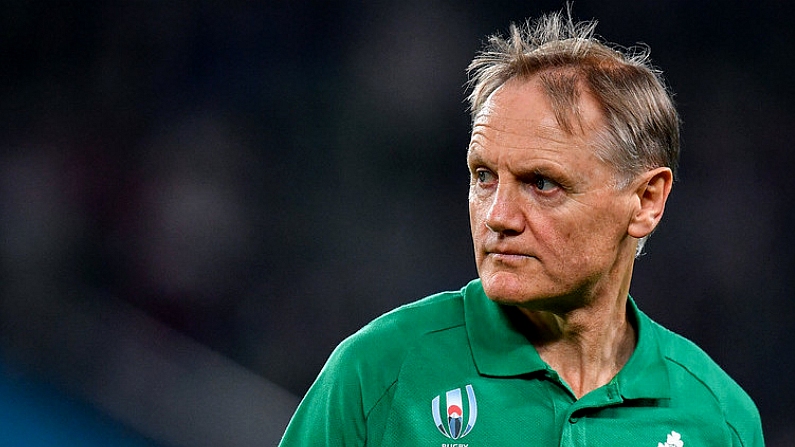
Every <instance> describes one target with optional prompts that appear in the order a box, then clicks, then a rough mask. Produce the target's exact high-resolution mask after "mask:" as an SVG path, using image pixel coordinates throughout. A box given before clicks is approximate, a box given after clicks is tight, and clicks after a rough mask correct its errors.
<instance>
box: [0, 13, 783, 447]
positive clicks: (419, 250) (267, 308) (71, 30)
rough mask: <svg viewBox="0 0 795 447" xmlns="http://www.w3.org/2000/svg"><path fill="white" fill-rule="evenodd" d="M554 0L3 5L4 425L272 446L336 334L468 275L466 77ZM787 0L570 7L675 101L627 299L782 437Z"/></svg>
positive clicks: (36, 434) (770, 432)
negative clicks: (650, 217) (692, 345)
mask: <svg viewBox="0 0 795 447" xmlns="http://www.w3.org/2000/svg"><path fill="white" fill-rule="evenodd" d="M561 6H562V4H561V3H560V2H551V1H540V2H518V1H498V0H489V1H468V2H454V1H443V0H429V1H418V0H394V1H385V2H369V1H355V0H347V1H326V2H321V1H286V0H285V1H270V2H253V1H252V2H232V3H229V2H209V1H196V2H156V1H129V2H111V1H75V2H67V1H27V2H16V1H3V2H2V3H0V33H1V34H0V55H2V58H1V59H0V88H1V89H2V90H0V114H2V115H1V116H0V126H2V127H0V235H1V236H2V239H1V243H0V254H1V255H2V258H1V259H0V274H1V275H2V277H1V278H0V279H1V280H2V282H0V294H1V295H0V297H1V301H0V306H1V307H0V324H1V326H0V337H1V339H0V355H1V357H0V373H2V374H0V377H1V379H0V381H2V383H0V416H2V417H0V420H2V422H0V430H2V432H3V433H4V434H5V435H8V436H9V437H10V438H8V439H12V440H13V439H15V440H16V442H17V445H52V444H58V445H72V444H69V442H74V445H94V444H92V443H96V445H159V446H169V445H185V446H201V445H208V446H209V445H212V446H224V445H230V446H231V445H254V444H255V443H259V444H260V445H270V444H275V443H276V442H277V440H278V438H279V436H280V434H281V431H282V430H283V427H284V424H286V422H287V419H288V418H289V416H290V413H291V412H292V410H293V409H294V406H295V405H296V403H297V401H298V398H299V397H300V396H301V395H302V394H303V393H304V392H305V391H306V389H307V388H308V386H309V385H310V383H311V381H312V380H313V379H314V377H315V375H316V374H317V373H318V371H319V370H320V368H321V366H322V364H323V362H324V361H325V359H326V357H327V356H328V354H329V353H330V351H331V350H332V349H333V348H334V346H336V344H337V343H338V342H339V341H341V339H342V338H344V337H345V336H347V335H348V334H350V333H352V332H353V331H355V330H356V329H358V328H359V327H361V326H362V325H363V324H365V323H366V322H368V321H369V320H371V319H372V318H374V317H376V316H378V315H379V314H381V313H383V312H385V311H387V310H389V309H391V308H393V307H395V306H397V305H400V304H403V303H406V302H409V301H413V300H415V299H417V298H420V297H422V296H425V295H428V294H430V293H434V292H437V291H440V290H449V289H457V288H459V287H461V286H462V285H464V284H465V283H466V282H467V281H468V280H469V279H471V278H473V277H474V276H475V269H474V263H473V260H472V254H471V247H470V240H469V229H468V217H467V205H466V194H467V186H468V177H467V170H466V166H465V162H464V158H465V150H466V145H467V142H468V126H469V117H468V115H467V113H466V104H465V103H464V97H465V95H466V92H465V88H464V83H465V82H466V76H465V73H464V70H465V68H466V66H467V64H468V63H469V61H470V60H471V59H472V57H473V56H474V54H475V52H476V51H477V50H479V49H480V48H481V44H482V42H483V40H484V38H485V36H487V35H489V34H492V33H494V32H503V31H504V30H505V29H506V28H507V26H508V24H509V23H510V22H512V21H514V22H520V21H522V20H523V19H524V18H526V17H529V16H537V15H538V14H539V13H540V12H546V11H552V10H558V9H560V8H561ZM791 9H792V7H790V6H789V5H788V4H787V2H780V1H775V0H763V1H757V2H739V1H737V2H725V1H724V2H719V1H714V2H709V1H684V0H678V1H673V0H672V1H650V0H646V1H631V2H630V1H626V0H625V1H618V0H601V1H598V2H597V1H585V0H583V1H579V2H576V3H575V4H574V13H575V15H576V16H577V17H579V18H581V19H590V18H597V19H598V20H599V22H600V24H599V26H598V27H597V32H598V33H599V34H601V35H603V36H605V38H606V39H608V40H610V41H612V42H616V43H619V44H621V45H625V46H632V45H635V44H637V43H640V42H643V43H645V44H648V45H649V46H650V47H651V49H652V58H653V61H654V62H655V64H656V65H657V66H658V67H660V68H662V69H663V71H664V73H665V76H666V78H667V79H668V82H669V83H670V85H671V86H672V88H673V90H674V91H675V92H676V101H677V103H678V107H679V109H680V112H681V114H682V117H683V121H684V127H683V141H684V142H683V153H682V160H681V175H680V178H679V180H678V182H677V184H676V185H675V187H674V191H673V194H672V196H671V198H670V201H669V205H668V208H667V212H666V215H665V219H664V220H663V224H662V227H661V228H660V229H659V230H658V231H657V232H656V233H655V235H654V236H653V237H652V238H651V240H650V241H649V243H648V245H647V250H646V251H647V253H648V254H647V255H645V256H643V257H642V258H641V259H640V260H639V261H638V262H637V266H636V274H635V281H634V283H633V286H632V294H633V296H634V297H635V298H636V300H637V301H638V302H639V304H640V306H641V308H642V309H644V310H645V311H646V312H647V313H648V314H650V315H651V316H652V317H653V318H655V319H656V320H658V321H659V322H661V323H663V324H664V325H665V326H667V327H669V328H671V329H673V330H675V331H677V332H680V333H682V334H684V335H685V336H687V337H689V338H691V339H693V340H694V341H696V342H697V343H698V344H699V345H701V346H702V347H703V348H704V349H705V350H706V351H707V352H708V353H709V354H711V355H712V356H713V357H714V358H715V359H716V360H717V362H718V363H719V364H721V365H722V366H723V367H724V368H725V369H726V370H727V371H728V372H729V373H730V374H731V375H732V376H733V377H734V378H735V379H736V380H737V381H738V382H739V383H740V384H741V385H742V386H743V387H744V388H745V389H746V390H747V391H748V392H749V393H750V394H751V396H752V397H753V398H754V399H755V400H756V402H757V404H758V406H759V408H760V411H761V413H762V417H763V422H764V426H765V430H766V438H767V441H768V445H769V446H772V447H779V446H790V445H795V442H793V441H792V437H793V436H795V429H792V428H791V427H792V424H791V419H792V416H793V415H794V412H793V410H792V408H791V404H792V401H793V397H794V396H795V389H794V388H795V381H793V380H792V377H793V374H795V360H793V351H792V349H791V345H792V343H793V341H795V335H793V329H795V325H794V324H793V318H794V317H795V306H794V305H793V303H792V299H793V292H795V290H794V289H795V287H794V286H795V284H793V282H794V280H793V278H794V277H795V276H794V275H793V273H795V272H793V261H794V260H795V259H793V252H794V251H795V240H793V236H792V232H791V231H790V230H788V229H787V228H788V227H789V226H790V225H789V224H790V222H792V221H793V219H795V206H793V200H792V191H793V190H794V189H795V180H793V176H792V171H793V165H792V161H791V159H792V157H791V154H790V151H791V147H792V141H793V140H794V139H795V135H794V134H795V131H794V130H793V127H794V126H793V124H795V114H794V113H793V100H795V94H794V92H793V84H792V81H791V77H792V73H793V69H794V68H795V52H793V50H792V42H793V38H795V31H794V30H795V26H793V21H792V19H791V17H792V13H793V11H792V10H791ZM14 436H16V438H15V437H14Z"/></svg>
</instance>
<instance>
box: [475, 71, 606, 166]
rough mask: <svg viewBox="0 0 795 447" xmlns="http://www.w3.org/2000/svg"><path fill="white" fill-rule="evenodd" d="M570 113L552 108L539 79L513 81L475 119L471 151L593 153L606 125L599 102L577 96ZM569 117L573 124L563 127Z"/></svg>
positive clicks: (583, 96) (506, 84)
mask: <svg viewBox="0 0 795 447" xmlns="http://www.w3.org/2000/svg"><path fill="white" fill-rule="evenodd" d="M573 98H574V102H573V103H572V104H571V107H567V108H568V109H570V110H560V105H557V106H556V105H553V101H552V100H551V99H550V95H549V94H548V93H547V91H546V90H545V87H544V86H543V84H542V82H541V81H540V80H539V78H538V77H532V78H530V79H520V78H514V79H511V80H509V81H508V82H506V83H505V84H503V85H502V86H500V87H499V88H498V89H496V90H495V91H494V92H493V93H492V94H491V96H490V97H489V98H488V100H487V101H486V102H485V104H484V105H483V108H482V109H481V110H480V111H479V112H478V114H477V115H476V116H475V120H474V122H473V127H472V143H473V145H472V146H473V147H470V150H473V149H477V148H478V146H483V145H496V146H499V147H508V148H520V147H521V148H528V146H530V147H534V148H537V149H544V148H555V147H559V146H566V147H569V148H575V147H577V148H588V150H589V152H592V151H593V150H594V146H593V143H595V138H596V130H597V129H599V128H600V127H601V126H602V125H603V122H604V119H603V116H602V113H601V111H600V109H599V106H598V104H597V103H596V101H595V100H594V99H593V98H591V97H590V95H589V94H586V93H583V94H580V95H574V96H573ZM565 114H570V115H573V116H571V117H568V118H569V120H570V124H572V125H568V126H564V125H561V115H565Z"/></svg>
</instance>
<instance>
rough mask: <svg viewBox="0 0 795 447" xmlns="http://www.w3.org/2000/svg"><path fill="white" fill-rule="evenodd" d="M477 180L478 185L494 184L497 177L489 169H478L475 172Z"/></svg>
mask: <svg viewBox="0 0 795 447" xmlns="http://www.w3.org/2000/svg"><path fill="white" fill-rule="evenodd" d="M475 180H477V182H478V183H486V184H488V183H493V182H494V181H495V180H496V176H495V175H494V173H493V172H491V171H489V170H488V169H478V170H477V171H475Z"/></svg>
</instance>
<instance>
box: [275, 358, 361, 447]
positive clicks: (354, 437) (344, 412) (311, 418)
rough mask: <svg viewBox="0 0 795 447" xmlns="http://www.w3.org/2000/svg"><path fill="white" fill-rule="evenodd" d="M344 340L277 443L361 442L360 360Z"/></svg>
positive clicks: (300, 446) (287, 446)
mask: <svg viewBox="0 0 795 447" xmlns="http://www.w3.org/2000/svg"><path fill="white" fill-rule="evenodd" d="M349 348H350V345H349V344H347V343H345V342H343V344H341V345H340V346H339V347H337V349H336V350H335V351H334V352H333V353H332V355H331V357H329V360H328V361H327V362H326V364H325V366H324V367H323V369H322V370H321V372H320V374H319V375H318V377H317V379H316V380H315V382H314V383H313V384H312V386H311V387H310V388H309V391H308V392H307V394H306V396H304V398H303V400H302V401H301V403H300V405H299V406H298V409H297V410H296V412H295V414H293V417H292V419H291V420H290V423H289V425H288V426H287V430H286V431H285V433H284V436H283V437H282V440H281V443H280V444H279V446H280V447H309V446H318V447H320V446H329V447H330V446H335V447H336V446H344V447H357V446H364V445H365V441H366V437H367V433H366V420H365V410H364V402H363V392H362V381H361V380H360V377H361V374H360V368H359V367H358V366H357V365H359V364H360V363H359V361H358V359H357V358H356V355H355V354H354V352H353V350H352V349H349Z"/></svg>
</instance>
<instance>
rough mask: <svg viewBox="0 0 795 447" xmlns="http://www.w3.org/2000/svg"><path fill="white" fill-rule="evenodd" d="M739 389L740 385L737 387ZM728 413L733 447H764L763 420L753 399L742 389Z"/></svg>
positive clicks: (727, 420) (727, 419)
mask: <svg viewBox="0 0 795 447" xmlns="http://www.w3.org/2000/svg"><path fill="white" fill-rule="evenodd" d="M737 388H738V389H740V388H739V385H737ZM732 403H733V405H731V407H730V409H729V410H728V411H727V413H726V415H727V418H726V422H727V423H728V425H729V427H730V428H731V430H732V438H733V439H732V447H764V446H765V440H764V437H763V435H762V418H761V416H760V415H759V409H758V408H757V407H756V404H755V403H754V401H753V400H752V399H751V397H750V396H749V395H748V394H747V393H746V392H745V391H742V390H741V389H740V391H739V392H738V393H737V396H736V400H734V401H733V402H732Z"/></svg>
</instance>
